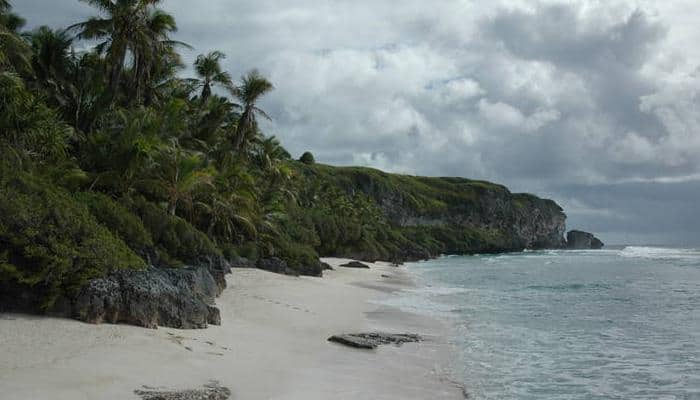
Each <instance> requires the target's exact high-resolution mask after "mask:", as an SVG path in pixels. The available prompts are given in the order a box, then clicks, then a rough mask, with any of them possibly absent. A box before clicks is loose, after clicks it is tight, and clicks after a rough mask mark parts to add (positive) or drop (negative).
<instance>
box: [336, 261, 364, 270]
mask: <svg viewBox="0 0 700 400" xmlns="http://www.w3.org/2000/svg"><path fill="white" fill-rule="evenodd" d="M341 267H345V268H361V269H369V265H367V264H363V263H361V262H359V261H350V262H349V263H347V264H342V265H341Z"/></svg>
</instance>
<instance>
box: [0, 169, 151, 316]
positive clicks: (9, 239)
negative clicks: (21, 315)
mask: <svg viewBox="0 0 700 400" xmlns="http://www.w3.org/2000/svg"><path fill="white" fill-rule="evenodd" d="M143 267H145V263H144V262H143V260H142V259H141V258H140V257H138V256H137V255H136V254H134V252H133V251H132V250H131V249H129V247H128V246H127V245H126V244H125V243H124V242H123V241H122V240H121V239H119V238H118V237H116V236H114V235H112V234H111V233H110V232H109V230H107V228H105V227H103V226H101V225H100V224H99V223H98V222H97V221H96V220H95V219H94V218H93V216H92V215H91V214H90V213H89V212H88V210H87V209H86V208H85V207H84V206H83V205H82V204H80V203H78V202H76V201H75V199H74V198H73V197H72V196H70V195H69V194H68V193H67V192H66V191H64V190H63V189H61V188H58V187H56V186H53V185H52V184H51V183H49V182H47V181H44V180H42V179H40V178H38V177H36V176H30V175H28V174H25V173H13V172H10V171H8V170H7V169H4V168H1V167H0V282H1V281H5V282H10V283H12V282H15V283H19V284H20V285H25V286H27V287H31V288H32V293H33V295H34V296H35V297H36V301H37V305H40V306H41V307H44V308H46V307H50V306H52V305H53V303H54V302H55V300H56V299H57V298H58V297H59V296H61V295H63V294H69V295H70V294H74V293H75V292H76V291H77V290H78V289H79V288H80V287H81V286H82V285H84V284H85V283H86V282H87V281H88V280H90V279H93V278H97V277H102V276H104V275H106V274H107V273H108V272H110V271H114V270H119V269H138V268H143Z"/></svg>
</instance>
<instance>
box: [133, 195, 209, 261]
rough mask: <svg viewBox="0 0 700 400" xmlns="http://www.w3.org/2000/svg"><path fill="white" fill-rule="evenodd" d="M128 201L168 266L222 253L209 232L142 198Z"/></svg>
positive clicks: (161, 259) (203, 259) (200, 259)
mask: <svg viewBox="0 0 700 400" xmlns="http://www.w3.org/2000/svg"><path fill="white" fill-rule="evenodd" d="M129 204H130V206H131V207H132V208H133V210H134V212H136V214H138V215H139V216H140V217H141V220H142V221H143V226H144V227H145V228H146V230H147V231H148V232H149V233H150V235H151V237H152V238H153V243H154V244H155V246H156V248H157V249H158V250H159V257H160V261H161V263H163V264H165V265H168V266H179V265H181V264H182V263H186V264H197V263H199V262H202V261H206V260H207V259H211V258H212V257H220V256H221V255H222V254H221V250H219V248H218V247H217V246H216V245H215V244H214V243H213V242H212V241H211V240H210V239H209V238H208V237H207V235H205V234H204V233H203V232H201V231H199V230H197V229H196V228H195V227H194V226H192V225H190V224H189V223H188V222H187V221H185V220H184V219H182V218H180V217H178V216H175V215H171V214H170V213H168V212H167V211H166V210H165V209H164V208H163V207H160V206H158V205H157V204H154V203H151V202H149V201H147V200H146V199H144V198H143V197H138V198H136V199H133V200H131V201H130V202H129Z"/></svg>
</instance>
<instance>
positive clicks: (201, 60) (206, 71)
mask: <svg viewBox="0 0 700 400" xmlns="http://www.w3.org/2000/svg"><path fill="white" fill-rule="evenodd" d="M224 58H226V55H225V54H224V53H222V52H220V51H212V52H209V54H206V55H205V54H200V55H199V56H198V57H197V60H196V61H195V62H194V70H195V72H196V73H197V75H198V76H199V79H192V80H191V81H192V82H193V83H195V85H196V86H195V87H201V88H202V92H201V94H200V96H199V97H200V99H201V100H202V103H204V102H206V101H207V99H208V98H209V96H211V89H212V86H213V85H215V84H216V85H221V86H222V87H224V88H229V89H230V88H232V86H233V81H232V80H231V75H229V73H228V72H225V71H223V70H222V69H221V60H223V59H224Z"/></svg>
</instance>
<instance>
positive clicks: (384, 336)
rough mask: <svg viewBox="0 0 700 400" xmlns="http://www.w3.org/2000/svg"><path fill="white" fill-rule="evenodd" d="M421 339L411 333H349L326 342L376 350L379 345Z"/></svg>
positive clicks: (400, 343) (397, 344) (330, 338)
mask: <svg viewBox="0 0 700 400" xmlns="http://www.w3.org/2000/svg"><path fill="white" fill-rule="evenodd" d="M422 340H423V338H421V337H420V336H419V335H415V334H411V333H399V334H396V333H380V332H371V333H351V334H345V335H334V336H331V337H329V338H328V341H330V342H335V343H340V344H343V345H346V346H350V347H355V348H358V349H376V348H377V347H378V346H380V345H385V344H394V345H396V346H401V345H402V344H404V343H411V342H420V341H422Z"/></svg>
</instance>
